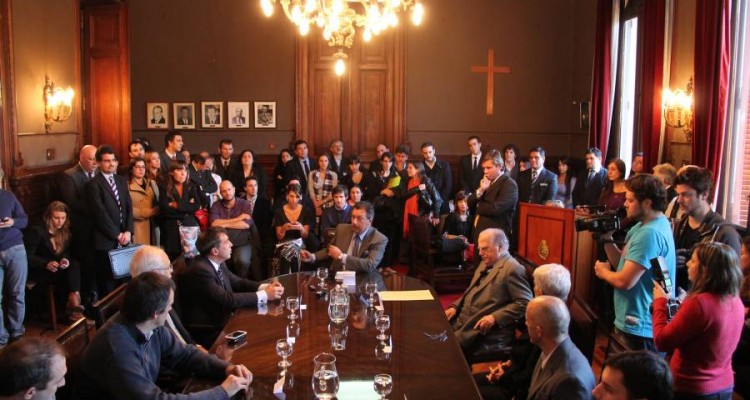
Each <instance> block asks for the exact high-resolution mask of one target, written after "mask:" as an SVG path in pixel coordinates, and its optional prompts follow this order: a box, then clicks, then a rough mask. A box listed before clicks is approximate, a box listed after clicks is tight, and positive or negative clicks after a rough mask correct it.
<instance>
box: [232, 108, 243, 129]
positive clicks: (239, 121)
mask: <svg viewBox="0 0 750 400" xmlns="http://www.w3.org/2000/svg"><path fill="white" fill-rule="evenodd" d="M243 112H244V111H243V110H242V107H237V108H235V109H234V117H232V125H245V121H246V119H245V116H243V115H242V114H243Z"/></svg>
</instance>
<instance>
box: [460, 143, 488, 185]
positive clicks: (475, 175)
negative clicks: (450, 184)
mask: <svg viewBox="0 0 750 400" xmlns="http://www.w3.org/2000/svg"><path fill="white" fill-rule="evenodd" d="M468 143H469V154H467V155H465V156H463V157H461V162H460V164H461V190H463V191H464V193H466V194H470V193H474V191H475V190H477V188H478V187H479V182H481V181H482V177H483V176H484V171H482V141H481V140H479V136H469V141H468Z"/></svg>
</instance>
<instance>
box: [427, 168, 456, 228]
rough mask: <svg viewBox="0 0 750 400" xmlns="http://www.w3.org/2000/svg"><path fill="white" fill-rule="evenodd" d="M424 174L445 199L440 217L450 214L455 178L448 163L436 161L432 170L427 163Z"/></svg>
mask: <svg viewBox="0 0 750 400" xmlns="http://www.w3.org/2000/svg"><path fill="white" fill-rule="evenodd" d="M424 172H425V175H427V176H428V177H429V178H430V179H431V180H432V183H434V184H435V188H436V189H437V191H438V193H440V198H441V199H443V205H442V206H441V207H440V215H443V214H448V213H450V206H449V205H448V199H450V194H451V189H452V188H453V176H452V175H451V166H450V164H448V162H447V161H443V160H439V159H438V160H436V161H435V165H434V166H433V167H432V168H430V167H429V166H428V165H427V163H425V164H424Z"/></svg>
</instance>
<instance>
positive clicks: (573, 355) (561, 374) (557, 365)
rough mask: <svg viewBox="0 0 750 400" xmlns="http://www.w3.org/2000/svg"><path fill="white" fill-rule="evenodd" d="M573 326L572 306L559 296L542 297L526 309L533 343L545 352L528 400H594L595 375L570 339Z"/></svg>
mask: <svg viewBox="0 0 750 400" xmlns="http://www.w3.org/2000/svg"><path fill="white" fill-rule="evenodd" d="M569 324H570V313H569V312H568V307H567V306H566V305H565V303H564V302H563V301H562V300H560V299H559V298H557V297H553V296H538V297H535V298H534V299H532V300H531V301H530V302H529V304H528V306H527V307H526V328H527V329H528V332H529V340H531V343H533V344H535V345H537V346H538V347H539V348H540V349H541V350H542V354H541V356H540V357H539V360H538V361H537V363H536V367H535V368H534V373H533V374H532V378H531V387H530V388H529V396H528V400H542V399H550V400H551V399H571V400H572V399H577V400H580V399H591V391H592V390H593V389H594V385H595V380H594V373H593V372H592V371H591V366H590V365H589V363H588V360H586V357H584V356H583V354H581V352H580V350H578V348H577V347H576V346H575V345H574V344H573V342H572V341H571V340H570V337H569V336H568V325H569Z"/></svg>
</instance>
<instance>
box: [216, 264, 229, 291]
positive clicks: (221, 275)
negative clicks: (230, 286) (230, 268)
mask: <svg viewBox="0 0 750 400" xmlns="http://www.w3.org/2000/svg"><path fill="white" fill-rule="evenodd" d="M216 276H218V277H219V281H220V282H221V287H223V288H224V289H226V288H227V286H226V281H225V280H224V270H222V269H221V265H219V268H218V269H217V270H216Z"/></svg>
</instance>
